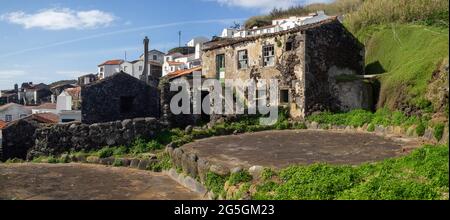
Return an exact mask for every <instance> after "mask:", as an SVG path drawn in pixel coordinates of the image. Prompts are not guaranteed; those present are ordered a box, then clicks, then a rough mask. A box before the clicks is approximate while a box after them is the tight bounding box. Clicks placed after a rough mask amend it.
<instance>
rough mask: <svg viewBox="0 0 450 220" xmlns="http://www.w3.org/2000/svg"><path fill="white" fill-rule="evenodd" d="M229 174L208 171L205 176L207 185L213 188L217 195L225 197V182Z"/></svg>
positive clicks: (210, 188)
mask: <svg viewBox="0 0 450 220" xmlns="http://www.w3.org/2000/svg"><path fill="white" fill-rule="evenodd" d="M227 179H228V176H225V177H224V176H220V175H218V174H215V173H213V172H208V173H207V174H206V178H205V186H206V188H207V189H209V190H211V191H212V192H213V193H214V194H215V195H217V196H222V197H225V189H224V187H225V182H226V181H227Z"/></svg>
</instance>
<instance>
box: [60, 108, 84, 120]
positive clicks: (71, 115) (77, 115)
mask: <svg viewBox="0 0 450 220" xmlns="http://www.w3.org/2000/svg"><path fill="white" fill-rule="evenodd" d="M66 120H70V121H81V111H62V112H60V113H59V123H65V122H66Z"/></svg>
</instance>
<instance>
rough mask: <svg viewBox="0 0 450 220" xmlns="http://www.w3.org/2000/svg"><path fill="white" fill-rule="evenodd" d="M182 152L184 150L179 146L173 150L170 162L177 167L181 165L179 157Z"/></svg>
mask: <svg viewBox="0 0 450 220" xmlns="http://www.w3.org/2000/svg"><path fill="white" fill-rule="evenodd" d="M183 154H184V151H183V149H181V148H175V150H173V155H172V162H173V163H174V164H175V166H176V167H179V168H181V167H182V164H181V159H182V156H183Z"/></svg>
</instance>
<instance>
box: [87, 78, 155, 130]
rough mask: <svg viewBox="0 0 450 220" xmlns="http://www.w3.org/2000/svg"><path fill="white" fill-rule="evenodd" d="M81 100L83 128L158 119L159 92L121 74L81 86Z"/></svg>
mask: <svg viewBox="0 0 450 220" xmlns="http://www.w3.org/2000/svg"><path fill="white" fill-rule="evenodd" d="M81 97H82V98H81V99H82V108H81V112H82V122H83V123H86V124H93V123H104V122H109V121H116V120H124V119H131V118H139V117H159V111H160V107H159V91H158V88H156V87H154V86H149V85H147V84H146V83H145V82H143V81H140V80H138V79H136V78H134V77H132V76H130V75H128V74H126V73H123V72H122V73H116V74H114V75H113V76H110V77H107V78H106V79H103V80H100V81H98V82H94V83H91V84H89V85H86V86H83V87H82V89H81Z"/></svg>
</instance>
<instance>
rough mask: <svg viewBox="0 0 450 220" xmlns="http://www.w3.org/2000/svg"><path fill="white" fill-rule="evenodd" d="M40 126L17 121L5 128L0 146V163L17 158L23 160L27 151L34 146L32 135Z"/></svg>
mask: <svg viewBox="0 0 450 220" xmlns="http://www.w3.org/2000/svg"><path fill="white" fill-rule="evenodd" d="M39 127H42V125H41V124H39V123H37V122H35V121H33V120H25V119H22V120H17V121H15V122H12V123H11V124H9V125H8V126H7V127H5V128H4V129H3V130H2V131H1V132H2V136H3V137H2V139H1V142H2V143H1V145H0V161H6V160H8V159H13V158H18V159H25V158H26V155H27V152H28V150H29V149H30V148H31V147H32V146H33V145H34V133H35V131H36V129H38V128H39Z"/></svg>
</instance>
